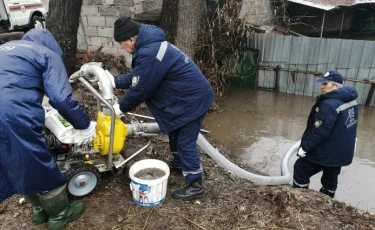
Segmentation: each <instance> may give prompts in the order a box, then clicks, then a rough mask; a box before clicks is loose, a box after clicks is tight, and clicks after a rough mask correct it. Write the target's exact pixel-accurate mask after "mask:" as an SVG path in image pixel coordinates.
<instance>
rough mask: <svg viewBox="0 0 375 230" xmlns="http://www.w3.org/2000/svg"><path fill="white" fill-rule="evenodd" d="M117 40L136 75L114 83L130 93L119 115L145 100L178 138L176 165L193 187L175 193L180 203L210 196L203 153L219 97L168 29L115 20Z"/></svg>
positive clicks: (167, 130) (163, 128) (166, 130)
mask: <svg viewBox="0 0 375 230" xmlns="http://www.w3.org/2000/svg"><path fill="white" fill-rule="evenodd" d="M114 27H115V29H114V39H115V40H116V41H117V42H119V43H120V46H121V48H122V49H123V50H125V51H127V52H128V53H130V54H133V60H132V67H133V71H132V72H131V73H128V74H122V75H120V76H119V77H117V78H116V79H115V80H114V81H113V85H114V87H117V88H122V89H128V88H129V90H128V92H127V93H126V95H125V96H124V98H123V99H122V101H121V103H120V105H119V106H117V107H116V106H115V110H116V114H118V115H119V114H121V113H125V112H128V111H130V110H132V109H134V108H135V107H137V106H138V105H139V104H140V103H142V102H143V101H145V102H146V104H147V106H148V108H149V109H150V111H151V113H152V114H153V116H154V117H155V119H156V121H157V122H158V124H159V126H160V129H161V131H162V133H164V134H167V133H169V136H170V137H171V136H173V140H171V141H173V142H175V143H176V145H177V147H176V149H171V151H173V152H176V150H177V153H178V154H177V153H175V154H174V155H175V162H176V164H175V165H177V164H178V161H180V162H181V170H182V173H183V175H184V176H185V181H186V182H187V185H186V186H185V187H183V188H181V189H179V190H177V191H175V192H174V193H173V197H174V198H177V199H185V200H189V199H193V198H198V197H202V196H204V194H205V191H204V187H203V183H202V174H203V170H202V167H201V165H200V157H199V152H198V149H197V144H196V141H197V138H198V135H199V131H200V128H201V125H202V120H203V118H204V116H205V115H206V113H207V111H208V109H209V107H210V106H211V104H212V102H213V101H214V98H215V94H214V92H213V89H212V87H211V86H210V84H209V82H208V81H207V79H206V78H205V76H204V75H203V74H202V72H201V71H200V70H199V68H198V67H197V65H196V64H195V63H194V62H193V61H192V60H191V59H190V58H189V57H187V56H186V55H185V54H184V53H183V52H181V51H180V50H179V49H178V48H176V47H175V46H174V45H172V44H170V43H169V42H167V41H165V33H164V31H163V30H162V29H160V28H159V27H156V26H152V25H146V24H139V23H137V22H135V21H133V20H131V19H130V18H129V17H120V18H118V19H117V20H116V21H115V25H114Z"/></svg>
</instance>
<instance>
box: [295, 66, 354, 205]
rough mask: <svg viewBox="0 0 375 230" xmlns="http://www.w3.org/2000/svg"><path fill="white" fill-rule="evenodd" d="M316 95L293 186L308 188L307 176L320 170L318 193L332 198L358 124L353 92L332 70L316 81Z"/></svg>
mask: <svg viewBox="0 0 375 230" xmlns="http://www.w3.org/2000/svg"><path fill="white" fill-rule="evenodd" d="M316 82H319V83H320V84H321V85H320V88H321V89H322V94H321V95H320V96H318V98H317V100H316V102H315V104H314V106H313V107H312V110H311V113H310V116H309V118H308V121H307V127H306V130H305V132H304V134H303V136H302V140H301V147H300V148H299V150H298V153H297V155H298V156H299V157H300V158H299V159H298V160H297V161H296V163H295V164H294V175H293V187H294V188H306V189H307V188H309V184H310V177H312V176H313V175H315V174H317V173H319V172H321V171H323V175H322V178H321V183H322V188H321V189H320V192H321V193H323V194H326V195H328V196H330V197H332V198H333V197H334V196H335V191H336V189H337V184H338V176H339V174H340V172H341V167H342V166H347V165H349V164H351V163H352V160H353V155H354V149H355V142H356V135H357V124H358V105H357V102H356V98H357V97H358V93H357V91H356V90H355V89H354V88H353V87H348V86H343V85H342V83H343V77H342V75H341V74H340V73H339V72H337V71H335V70H333V71H329V72H327V73H326V74H325V75H324V76H322V77H321V78H318V79H317V80H316Z"/></svg>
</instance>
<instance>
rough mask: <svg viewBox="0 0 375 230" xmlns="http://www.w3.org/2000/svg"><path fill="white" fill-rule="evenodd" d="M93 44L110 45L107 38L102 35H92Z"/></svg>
mask: <svg viewBox="0 0 375 230" xmlns="http://www.w3.org/2000/svg"><path fill="white" fill-rule="evenodd" d="M90 39H91V45H92V46H98V47H100V46H103V47H106V46H108V40H107V38H102V37H91V38H90Z"/></svg>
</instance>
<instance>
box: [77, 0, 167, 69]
mask: <svg viewBox="0 0 375 230" xmlns="http://www.w3.org/2000/svg"><path fill="white" fill-rule="evenodd" d="M162 4H163V0H83V5H82V10H81V19H80V26H79V29H78V49H80V50H89V51H96V50H98V49H99V48H100V47H101V51H102V52H106V53H111V54H114V55H116V56H118V55H124V56H125V57H126V59H127V60H129V62H130V60H131V55H129V54H128V53H126V52H125V51H123V50H121V49H120V47H119V44H118V43H117V42H115V41H114V39H113V30H114V28H113V24H114V21H115V20H116V19H117V18H118V17H119V16H131V17H132V18H134V19H137V20H145V21H157V20H159V18H160V15H161V9H162ZM127 64H128V65H130V63H127Z"/></svg>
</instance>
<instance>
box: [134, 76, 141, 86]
mask: <svg viewBox="0 0 375 230" xmlns="http://www.w3.org/2000/svg"><path fill="white" fill-rule="evenodd" d="M138 82H139V76H133V78H132V86H136V85H137V84H138Z"/></svg>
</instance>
